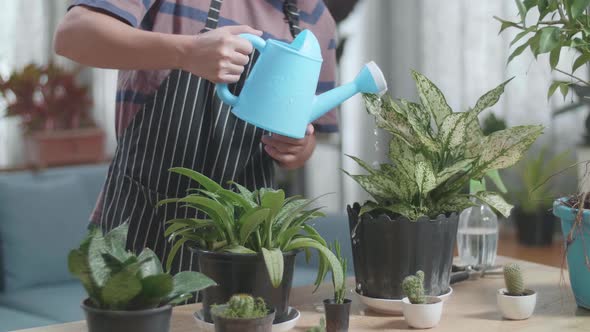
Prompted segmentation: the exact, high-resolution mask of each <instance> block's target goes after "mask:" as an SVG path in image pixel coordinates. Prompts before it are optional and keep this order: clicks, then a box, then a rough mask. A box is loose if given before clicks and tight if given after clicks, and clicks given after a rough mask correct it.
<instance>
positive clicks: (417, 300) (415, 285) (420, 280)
mask: <svg viewBox="0 0 590 332" xmlns="http://www.w3.org/2000/svg"><path fill="white" fill-rule="evenodd" d="M402 289H403V290H404V293H405V294H406V296H407V297H408V299H409V300H410V302H411V303H413V304H424V303H426V296H425V295H424V272H422V271H418V272H416V275H415V276H407V277H405V278H404V280H403V281H402Z"/></svg>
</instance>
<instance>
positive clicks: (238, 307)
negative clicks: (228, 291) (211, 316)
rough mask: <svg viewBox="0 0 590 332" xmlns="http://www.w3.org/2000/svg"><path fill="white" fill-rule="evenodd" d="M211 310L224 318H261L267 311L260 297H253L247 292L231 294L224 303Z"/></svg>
mask: <svg viewBox="0 0 590 332" xmlns="http://www.w3.org/2000/svg"><path fill="white" fill-rule="evenodd" d="M213 310H214V313H215V314H216V315H218V316H221V317H224V318H245V319H251V318H261V317H264V316H266V315H268V313H269V310H268V306H267V305H266V303H264V300H263V299H262V298H253V297H252V296H250V295H248V294H236V295H233V296H232V297H231V298H230V299H229V301H228V302H227V303H226V304H225V305H221V306H216V307H214V309H213Z"/></svg>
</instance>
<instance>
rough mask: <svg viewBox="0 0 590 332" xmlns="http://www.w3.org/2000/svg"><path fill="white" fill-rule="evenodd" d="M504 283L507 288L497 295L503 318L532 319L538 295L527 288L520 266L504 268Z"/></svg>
mask: <svg viewBox="0 0 590 332" xmlns="http://www.w3.org/2000/svg"><path fill="white" fill-rule="evenodd" d="M504 283H505V284H506V288H501V289H499V290H498V294H497V295H496V297H497V300H498V307H499V308H500V312H501V313H502V316H504V318H507V319H513V320H522V319H527V318H529V317H531V315H532V314H533V311H535V304H536V303H537V293H536V292H535V291H533V290H530V289H526V288H525V286H524V278H523V276H522V270H521V268H520V266H519V265H518V264H515V263H511V264H507V265H505V266H504Z"/></svg>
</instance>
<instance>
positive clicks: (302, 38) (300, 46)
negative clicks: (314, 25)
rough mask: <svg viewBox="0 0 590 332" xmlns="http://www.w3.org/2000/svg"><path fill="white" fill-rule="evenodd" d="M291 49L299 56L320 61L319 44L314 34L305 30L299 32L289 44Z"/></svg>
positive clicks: (320, 51)
mask: <svg viewBox="0 0 590 332" xmlns="http://www.w3.org/2000/svg"><path fill="white" fill-rule="evenodd" d="M290 46H291V48H293V49H295V50H297V52H299V54H301V55H304V56H307V57H310V58H315V59H320V60H321V59H322V50H321V49H320V43H319V42H318V39H317V38H316V36H314V34H313V33H312V32H311V31H309V30H307V29H305V30H303V31H301V32H300V33H299V34H298V35H297V38H295V40H293V42H292V43H291V44H290Z"/></svg>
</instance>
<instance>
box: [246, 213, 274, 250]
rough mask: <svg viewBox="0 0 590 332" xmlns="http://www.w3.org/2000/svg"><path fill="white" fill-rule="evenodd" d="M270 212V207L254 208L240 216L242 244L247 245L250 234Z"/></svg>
mask: <svg viewBox="0 0 590 332" xmlns="http://www.w3.org/2000/svg"><path fill="white" fill-rule="evenodd" d="M269 214H270V209H268V208H254V209H252V210H250V211H248V212H246V213H245V214H243V215H242V217H240V221H239V224H240V235H239V236H240V241H239V242H240V244H241V245H245V244H246V241H248V238H249V237H250V234H252V232H253V231H254V230H256V229H258V227H259V226H260V224H262V223H263V222H264V221H265V220H266V219H267V218H268V215H269Z"/></svg>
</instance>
